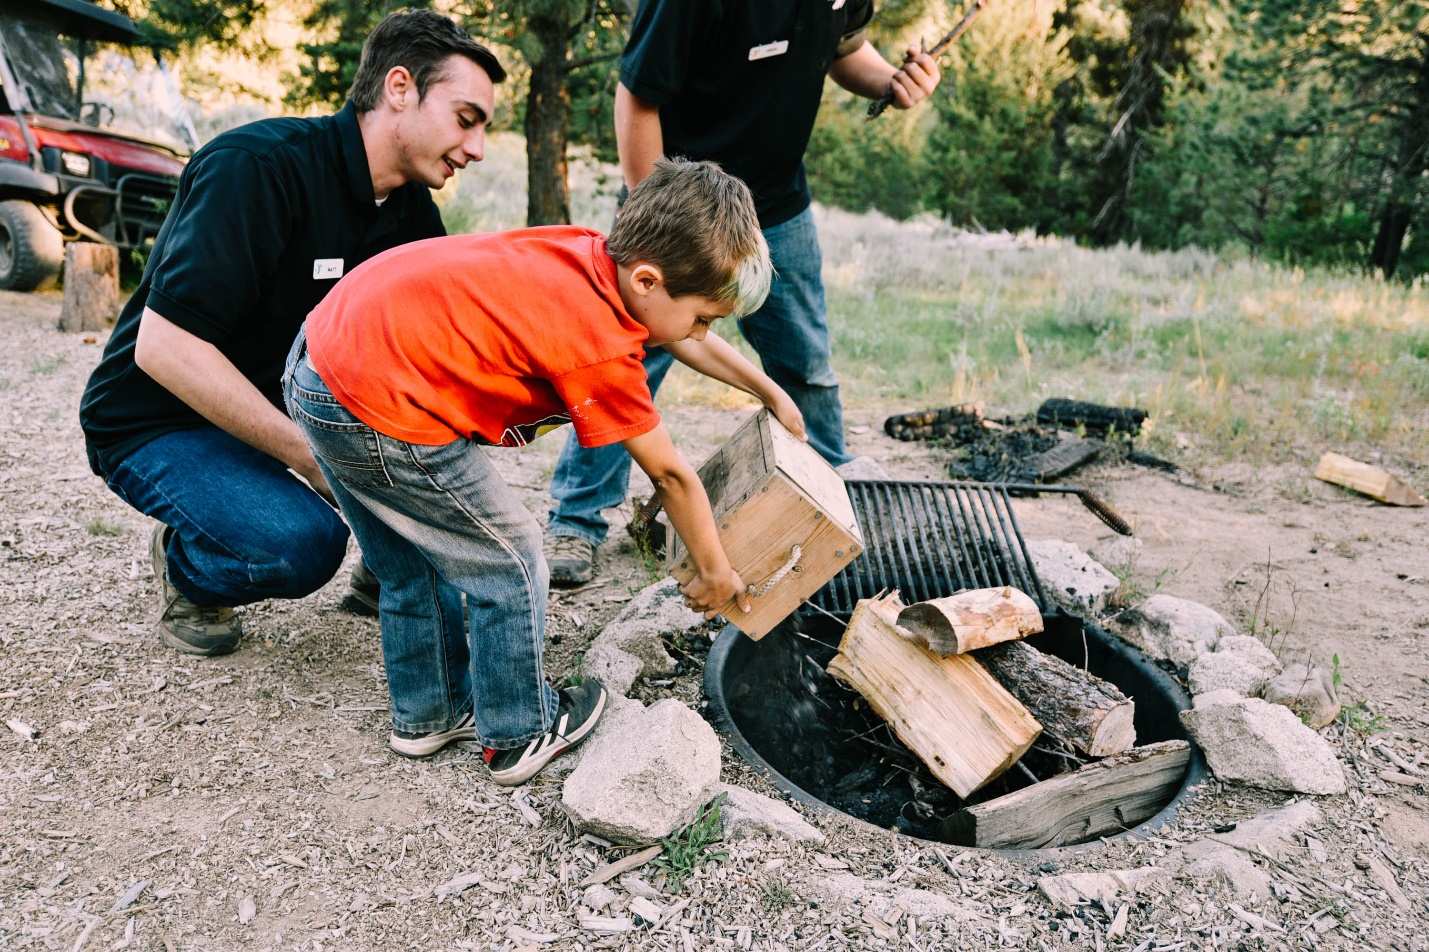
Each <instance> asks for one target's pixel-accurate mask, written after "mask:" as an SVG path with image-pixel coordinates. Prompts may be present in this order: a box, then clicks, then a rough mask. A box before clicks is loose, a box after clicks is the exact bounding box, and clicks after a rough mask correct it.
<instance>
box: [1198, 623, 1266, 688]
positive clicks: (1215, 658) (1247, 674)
mask: <svg viewBox="0 0 1429 952" xmlns="http://www.w3.org/2000/svg"><path fill="white" fill-rule="evenodd" d="M1279 670H1280V659H1279V658H1277V657H1275V655H1274V654H1272V653H1271V651H1270V649H1269V648H1267V647H1265V645H1263V644H1262V643H1261V642H1260V640H1259V639H1256V638H1252V637H1250V636H1248V635H1229V636H1227V637H1224V638H1222V639H1220V641H1218V642H1217V643H1216V649H1215V650H1214V651H1210V652H1207V653H1206V654H1203V655H1201V656H1200V657H1198V658H1197V659H1196V660H1195V661H1193V662H1192V663H1191V673H1190V677H1189V680H1190V684H1191V693H1192V694H1207V693H1210V692H1211V691H1220V690H1229V691H1234V692H1235V693H1236V694H1238V695H1240V696H1241V697H1258V696H1259V695H1260V692H1261V691H1262V690H1264V689H1265V685H1266V684H1267V683H1268V682H1269V681H1270V679H1271V678H1272V677H1274V676H1275V674H1276V672H1278V671H1279Z"/></svg>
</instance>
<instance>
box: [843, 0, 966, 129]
mask: <svg viewBox="0 0 1429 952" xmlns="http://www.w3.org/2000/svg"><path fill="white" fill-rule="evenodd" d="M985 6H987V0H973V4H972V6H971V7H969V8H968V12H967V13H964V14H963V18H962V19H961V20H959V21H958V25H957V26H955V27H953V28H952V29H951V30H949V31H948V33H947V35H946V36H944V37H943V38H942V39H941V40H939V41H938V42H937V43H934V44H933V48H932V49H931V50H928V55H929V56H931V57H933V58H934V59H936V58H937V57H938V54H940V53H942V52H943V50H945V49H947V48H948V46H949V45H951V44H952V43H953V42H954V41H956V40H957V38H958V37H960V36H962V35H963V33H964V32H966V30H967V28H968V27H970V26H972V25H973V21H974V20H976V19H977V15H978V14H979V13H981V12H982V8H983V7H985ZM891 105H893V84H892V83H889V84H888V89H887V90H885V91H884V93H883V95H882V96H880V97H878V99H876V100H874V101H873V102H872V103H870V104H869V106H868V117H867V118H869V119H877V118H878V117H879V116H881V115H883V111H884V110H885V109H887V108H888V107H889V106H891Z"/></svg>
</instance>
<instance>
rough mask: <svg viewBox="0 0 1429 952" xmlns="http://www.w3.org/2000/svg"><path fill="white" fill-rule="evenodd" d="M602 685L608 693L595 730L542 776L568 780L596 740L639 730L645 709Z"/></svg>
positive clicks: (558, 758) (552, 762)
mask: <svg viewBox="0 0 1429 952" xmlns="http://www.w3.org/2000/svg"><path fill="white" fill-rule="evenodd" d="M601 683H602V684H604V685H605V687H606V691H607V692H608V693H607V696H606V701H605V713H604V714H602V715H601V717H600V722H599V723H598V724H596V725H595V730H594V731H592V732H591V735H590V736H589V737H587V738H586V740H585V743H583V744H582V745H581V746H579V747H577V748H576V749H575V750H573V751H572V752H571V753H569V754H566V755H565V756H563V757H557V758H556V759H555V760H553V761H551V763H550V766H548V767H547V768H546V769H545V770H544V771H542V772H541V776H543V777H544V776H548V775H549V776H551V777H564V776H567V775H569V774H570V773H571V772H572V771H574V770H575V769H576V768H577V767H579V766H580V764H581V761H582V760H584V759H585V756H586V754H587V753H588V752H589V751H591V750H592V749H594V748H595V746H596V741H597V740H600V739H601V738H602V737H605V736H615V737H618V736H623V735H627V734H629V733H630V732H631V731H633V730H637V729H638V725H639V723H640V720H641V718H642V717H643V716H644V713H645V705H644V704H641V703H640V702H639V701H633V700H631V699H630V698H628V697H626V696H625V695H623V694H619V693H617V692H615V691H613V690H611V689H610V683H609V682H607V681H604V680H603V679H602V682H601Z"/></svg>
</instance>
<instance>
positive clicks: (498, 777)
mask: <svg viewBox="0 0 1429 952" xmlns="http://www.w3.org/2000/svg"><path fill="white" fill-rule="evenodd" d="M560 697H561V702H560V706H559V707H558V708H557V709H556V722H555V723H554V724H552V725H551V729H550V730H548V731H546V733H544V734H542V735H541V736H540V737H537V738H536V739H535V740H533V741H531V742H530V743H529V744H527V745H526V746H524V747H513V748H511V749H510V750H492V749H491V748H490V747H487V748H485V749H484V750H482V757H483V759H485V761H486V766H487V767H488V768H489V769H490V771H491V779H492V780H494V781H496V782H497V783H499V784H501V785H502V786H503V787H514V786H517V785H518V784H523V783H525V782H526V781H527V780H530V779H531V778H532V777H534V776H536V774H537V773H539V772H540V771H541V768H543V767H545V766H546V765H547V764H549V763H550V762H551V761H552V760H554V759H555V758H557V757H559V756H560V755H561V754H564V753H565V752H566V751H568V750H570V749H571V748H573V747H575V746H577V745H578V744H580V742H581V741H583V740H585V739H586V738H587V737H588V736H590V732H591V731H593V730H595V725H596V722H598V721H599V720H600V716H601V715H602V714H604V713H605V699H606V692H605V686H604V685H602V684H601V683H600V682H599V681H597V680H596V679H595V678H586V679H585V680H584V681H582V682H581V683H580V684H578V685H576V686H575V687H570V688H562V689H561V695H560Z"/></svg>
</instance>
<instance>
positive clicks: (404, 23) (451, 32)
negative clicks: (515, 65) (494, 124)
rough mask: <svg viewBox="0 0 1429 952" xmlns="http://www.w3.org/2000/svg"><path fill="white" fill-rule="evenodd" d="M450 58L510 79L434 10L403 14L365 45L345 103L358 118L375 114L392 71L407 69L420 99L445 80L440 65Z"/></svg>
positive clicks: (496, 78)
mask: <svg viewBox="0 0 1429 952" xmlns="http://www.w3.org/2000/svg"><path fill="white" fill-rule="evenodd" d="M450 56H465V57H466V58H467V59H469V60H471V61H472V62H473V63H475V64H476V65H478V66H480V67H481V68H482V69H484V70H486V75H488V76H490V77H491V81H492V82H493V83H499V82H501V81H502V80H503V79H505V78H506V70H504V69H502V67H501V62H500V61H499V60H498V59H497V58H496V54H495V53H493V52H491V50H489V49H487V48H486V47H484V46H482V45H481V44H480V43H478V42H477V41H476V40H473V39H472V38H471V34H469V33H467V32H466V31H465V30H463V29H462V28H461V27H459V26H457V25H456V24H455V23H453V22H452V21H451V20H450V19H449V18H447V17H444V16H442V15H441V14H440V13H435V12H433V11H431V10H402V11H399V12H397V13H392V14H388V16H387V18H386V19H384V20H383V21H382V22H381V23H379V24H377V28H376V29H374V30H373V31H372V32H371V33H370V34H368V36H367V42H366V43H363V44H362V59H361V60H359V61H358V64H357V75H356V76H355V77H354V78H353V80H352V89H350V90H348V93H347V101H348V102H350V103H352V106H353V108H354V109H356V110H357V111H358V112H371V111H372V110H373V109H376V108H377V103H378V101H379V100H380V99H381V98H382V84H383V82H384V81H385V80H386V79H387V74H388V73H389V72H391V70H392V68H393V67H394V66H405V67H406V68H407V72H409V73H411V74H412V79H413V81H415V82H416V84H417V98H418V99H421V98H423V97H424V96H426V95H427V89H428V87H430V86H431V85H432V83H435V82H436V81H438V80H439V79H441V78H442V64H444V63H445V62H446V61H447V58H448V57H450Z"/></svg>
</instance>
